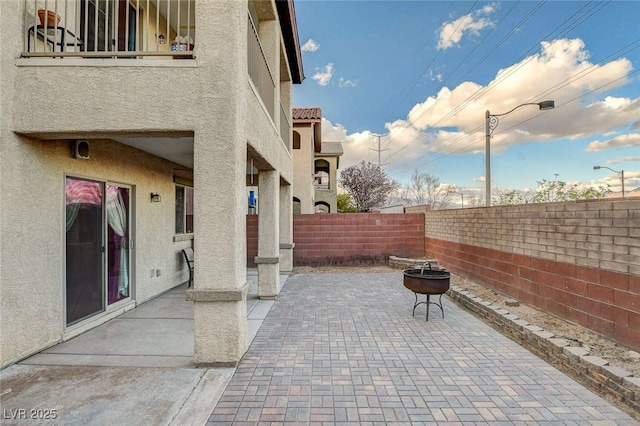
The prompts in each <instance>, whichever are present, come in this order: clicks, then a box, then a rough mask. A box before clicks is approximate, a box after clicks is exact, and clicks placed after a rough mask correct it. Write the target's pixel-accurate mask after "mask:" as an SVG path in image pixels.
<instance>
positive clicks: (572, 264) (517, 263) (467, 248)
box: [247, 198, 640, 350]
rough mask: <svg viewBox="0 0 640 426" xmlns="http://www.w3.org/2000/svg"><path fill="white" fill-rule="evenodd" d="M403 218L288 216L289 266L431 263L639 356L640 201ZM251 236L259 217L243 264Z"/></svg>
mask: <svg viewBox="0 0 640 426" xmlns="http://www.w3.org/2000/svg"><path fill="white" fill-rule="evenodd" d="M410 211H413V212H412V213H395V214H315V215H294V225H293V239H294V242H295V244H296V246H295V248H294V265H296V266H300V265H370V264H386V263H387V262H388V259H389V256H391V255H395V256H399V257H409V258H420V257H427V258H433V259H437V261H438V263H439V264H441V265H443V266H445V267H446V268H447V269H448V270H450V271H452V272H454V273H456V274H458V275H460V276H463V277H466V278H469V279H472V280H473V281H475V282H477V283H480V284H483V285H485V286H487V287H489V288H493V289H495V290H497V291H499V292H501V293H503V294H507V295H509V296H511V297H514V298H516V299H518V300H520V301H522V302H523V303H526V304H529V305H532V306H535V307H537V308H539V309H542V310H545V311H548V312H551V313H553V314H556V315H558V316H560V317H562V318H566V319H568V320H569V321H571V322H573V323H576V324H579V325H582V326H584V327H587V328H589V329H592V330H594V331H596V332H599V333H601V334H603V335H605V336H608V337H610V338H613V339H615V340H617V341H619V342H620V343H623V344H625V345H628V346H630V347H632V348H634V349H636V350H640V199H639V198H635V199H628V200H606V201H585V202H566V203H546V204H527V205H517V206H497V207H490V208H484V207H482V208H466V209H455V210H429V209H426V208H420V207H418V208H414V209H413V210H410ZM417 211H420V213H416V212H417ZM257 229H258V227H257V216H248V217H247V254H248V260H249V263H251V262H252V260H253V257H254V256H256V254H257V247H258V246H257Z"/></svg>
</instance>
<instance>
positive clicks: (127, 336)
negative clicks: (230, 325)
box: [42, 317, 193, 356]
mask: <svg viewBox="0 0 640 426" xmlns="http://www.w3.org/2000/svg"><path fill="white" fill-rule="evenodd" d="M42 353H45V354H54V353H55V354H84V355H158V356H193V320H187V319H164V318H121V317H118V318H116V319H113V320H111V321H109V322H107V323H105V324H103V325H101V326H99V327H96V328H94V329H93V330H91V331H90V332H87V333H84V334H81V335H80V336H78V337H75V338H73V339H71V340H69V341H68V342H63V343H60V344H58V345H56V346H53V347H51V348H49V349H47V350H45V351H44V352H42Z"/></svg>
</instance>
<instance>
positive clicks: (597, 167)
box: [593, 166, 624, 198]
mask: <svg viewBox="0 0 640 426" xmlns="http://www.w3.org/2000/svg"><path fill="white" fill-rule="evenodd" d="M600 169H609V170H611V171H612V172H613V173H618V175H619V176H620V182H622V198H624V170H620V171H617V170H613V169H612V168H610V167H607V166H593V170H600Z"/></svg>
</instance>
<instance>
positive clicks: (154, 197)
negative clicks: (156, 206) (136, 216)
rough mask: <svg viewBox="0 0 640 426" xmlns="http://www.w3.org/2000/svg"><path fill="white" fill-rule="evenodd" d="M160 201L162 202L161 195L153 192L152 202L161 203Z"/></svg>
mask: <svg viewBox="0 0 640 426" xmlns="http://www.w3.org/2000/svg"><path fill="white" fill-rule="evenodd" d="M160 201H161V199H160V194H158V193H157V192H152V193H151V202H152V203H159V202H160Z"/></svg>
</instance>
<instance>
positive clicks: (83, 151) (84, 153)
mask: <svg viewBox="0 0 640 426" xmlns="http://www.w3.org/2000/svg"><path fill="white" fill-rule="evenodd" d="M73 157H74V158H79V159H82V160H88V159H89V142H88V141H85V140H77V141H75V143H74V144H73Z"/></svg>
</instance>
